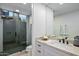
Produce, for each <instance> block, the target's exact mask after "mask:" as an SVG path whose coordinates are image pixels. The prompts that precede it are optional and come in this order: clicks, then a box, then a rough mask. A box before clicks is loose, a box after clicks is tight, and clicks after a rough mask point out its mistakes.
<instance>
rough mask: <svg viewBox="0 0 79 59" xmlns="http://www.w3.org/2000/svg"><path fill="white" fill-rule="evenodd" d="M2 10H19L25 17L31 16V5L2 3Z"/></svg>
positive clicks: (0, 6) (0, 4)
mask: <svg viewBox="0 0 79 59" xmlns="http://www.w3.org/2000/svg"><path fill="white" fill-rule="evenodd" d="M0 8H3V9H7V10H12V11H16V10H19V11H20V13H22V14H24V15H31V4H30V3H27V4H23V3H0Z"/></svg>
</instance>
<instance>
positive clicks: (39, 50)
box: [35, 42, 44, 56]
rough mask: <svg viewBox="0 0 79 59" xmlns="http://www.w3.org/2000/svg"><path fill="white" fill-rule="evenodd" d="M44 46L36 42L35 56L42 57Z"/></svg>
mask: <svg viewBox="0 0 79 59" xmlns="http://www.w3.org/2000/svg"><path fill="white" fill-rule="evenodd" d="M43 47H44V45H43V44H42V43H40V42H36V44H35V55H36V56H43V55H44V48H43Z"/></svg>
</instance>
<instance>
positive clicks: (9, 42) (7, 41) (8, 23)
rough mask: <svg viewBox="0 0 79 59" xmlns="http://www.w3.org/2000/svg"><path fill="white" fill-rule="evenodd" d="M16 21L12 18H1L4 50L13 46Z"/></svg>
mask: <svg viewBox="0 0 79 59" xmlns="http://www.w3.org/2000/svg"><path fill="white" fill-rule="evenodd" d="M15 32H16V23H15V21H14V20H13V19H11V20H7V19H6V20H3V48H4V51H7V50H8V49H11V48H13V47H14V46H15V43H16V40H15Z"/></svg>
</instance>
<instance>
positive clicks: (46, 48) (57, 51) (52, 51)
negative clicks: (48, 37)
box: [44, 45, 74, 56]
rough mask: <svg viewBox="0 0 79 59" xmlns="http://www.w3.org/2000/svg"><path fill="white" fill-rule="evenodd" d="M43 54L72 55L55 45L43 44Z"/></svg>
mask: <svg viewBox="0 0 79 59" xmlns="http://www.w3.org/2000/svg"><path fill="white" fill-rule="evenodd" d="M44 56H74V55H73V54H71V53H68V52H65V51H62V50H60V49H57V48H55V47H51V46H48V45H44Z"/></svg>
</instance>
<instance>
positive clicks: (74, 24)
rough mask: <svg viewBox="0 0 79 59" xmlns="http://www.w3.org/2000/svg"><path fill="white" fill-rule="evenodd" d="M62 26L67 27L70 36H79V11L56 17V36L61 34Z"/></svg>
mask: <svg viewBox="0 0 79 59" xmlns="http://www.w3.org/2000/svg"><path fill="white" fill-rule="evenodd" d="M60 24H61V25H64V24H66V25H67V32H68V34H69V35H70V36H72V37H73V36H76V35H79V11H76V12H72V13H68V14H64V15H60V16H56V17H55V19H54V34H56V35H58V34H59V31H60V30H59V28H60Z"/></svg>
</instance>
